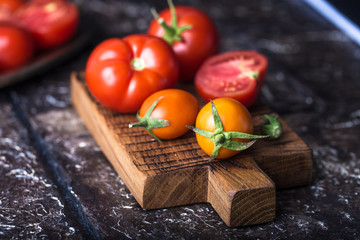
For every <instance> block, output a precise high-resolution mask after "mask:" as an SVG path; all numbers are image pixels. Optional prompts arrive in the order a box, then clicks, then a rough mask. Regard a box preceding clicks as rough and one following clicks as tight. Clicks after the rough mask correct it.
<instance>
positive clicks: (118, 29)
mask: <svg viewBox="0 0 360 240" xmlns="http://www.w3.org/2000/svg"><path fill="white" fill-rule="evenodd" d="M175 3H177V4H178V3H179V4H188V5H193V6H195V7H198V8H200V9H202V10H204V11H205V12H207V13H208V14H209V15H210V16H211V17H212V18H213V19H214V20H215V22H216V24H217V25H218V27H219V31H220V34H221V51H227V50H233V49H256V50H258V51H260V52H262V53H264V54H265V55H266V56H267V57H268V58H269V63H270V65H269V70H268V75H267V79H266V83H265V86H264V88H263V91H262V95H261V99H262V100H263V101H264V102H266V103H267V104H268V105H269V106H270V107H271V108H272V109H274V110H275V111H276V112H278V113H279V114H280V115H281V117H283V118H284V119H285V120H286V121H287V122H288V123H289V125H290V126H291V127H292V128H293V129H294V130H295V131H296V132H297V133H298V134H299V135H300V136H301V137H302V138H303V139H304V140H305V142H307V143H308V145H309V146H310V148H312V149H313V154H314V171H313V182H312V183H311V184H310V185H308V186H304V187H299V188H294V189H286V190H279V191H278V192H277V211H276V218H275V220H274V221H273V222H270V223H266V224H261V225H256V226H248V227H241V228H228V227H227V226H226V225H225V224H224V223H223V222H222V221H221V219H220V218H219V216H218V215H217V214H216V212H215V211H214V210H213V209H212V207H211V206H210V205H209V204H195V205H190V206H183V207H175V208H169V209H159V210H144V209H142V208H141V207H140V206H139V204H138V203H137V202H136V201H135V199H134V198H133V196H132V195H131V194H130V192H129V191H128V189H127V188H126V186H125V185H124V183H123V182H122V180H121V179H120V178H119V177H118V176H117V174H116V172H115V171H114V170H113V168H112V167H111V165H110V164H109V163H108V161H107V160H106V158H105V157H104V155H103V154H102V152H101V150H100V149H99V147H98V146H97V145H96V143H95V141H94V140H93V138H92V136H91V135H90V133H89V132H88V131H87V130H86V128H85V127H84V125H83V124H82V122H81V119H80V118H79V117H78V115H77V114H76V112H75V111H74V109H73V108H72V105H71V98H70V89H69V86H70V84H69V75H70V72H71V71H72V70H80V69H83V68H84V66H85V63H86V59H87V57H88V55H89V53H90V52H91V50H92V48H93V47H94V46H95V45H96V44H97V43H99V41H101V40H103V39H106V38H109V37H114V36H118V37H123V36H125V35H128V34H132V33H138V32H145V31H146V28H147V26H148V23H149V22H150V20H151V14H150V12H149V7H150V6H152V5H155V6H156V7H157V9H161V8H163V7H165V6H166V2H165V1H162V2H161V3H160V2H159V1H152V3H150V2H148V1H146V2H145V1H130V0H129V1H117V0H106V1H100V0H88V1H84V2H83V8H84V10H85V12H86V13H87V14H88V15H89V16H91V18H90V19H91V21H90V22H89V23H88V24H92V26H94V29H96V26H101V28H98V29H97V30H96V34H95V35H94V37H93V38H92V40H91V42H90V46H89V47H88V48H86V49H85V50H84V51H83V52H82V53H81V54H79V55H78V56H77V57H75V58H73V59H72V60H71V61H68V62H66V63H64V64H62V65H60V66H58V67H57V68H54V69H52V70H51V71H49V72H47V73H45V74H42V75H39V76H37V77H34V78H33V79H29V80H28V81H26V82H23V83H19V84H16V85H14V86H11V87H7V88H4V89H0V112H1V115H0V173H1V182H0V191H1V198H0V238H5V239H26V238H28V239H32V238H33V239H35V238H36V239H91V238H104V239H309V238H310V239H325V238H326V239H360V237H359V236H360V228H359V223H360V200H359V199H360V196H359V192H360V157H359V156H360V150H359V147H358V144H359V136H360V127H359V125H360V81H359V77H360V68H359V61H360V48H359V46H357V45H355V44H354V43H353V42H351V41H350V40H349V39H348V38H347V37H346V36H345V35H344V34H343V33H341V32H340V31H339V30H337V29H336V28H334V27H333V26H332V25H331V24H329V23H328V22H327V21H326V20H324V19H323V18H322V17H321V16H319V15H317V13H315V12H314V11H313V10H312V9H311V8H309V7H308V6H307V5H305V4H304V3H303V2H302V1H297V0H290V1H270V0H255V1H245V0H243V1H238V0H237V1H235V0H234V1H215V0H211V1H205V0H203V1H190V0H189V1H175ZM24 118H25V121H24ZM27 124H28V125H27ZM29 125H30V128H29ZM34 136H35V137H34ZM41 148H45V149H47V150H46V151H43V152H42V151H41ZM39 149H40V151H39ZM51 169H55V171H54V170H51ZM56 176H58V177H60V180H59V179H57V178H56ZM75 209H79V211H78V212H77V211H75Z"/></svg>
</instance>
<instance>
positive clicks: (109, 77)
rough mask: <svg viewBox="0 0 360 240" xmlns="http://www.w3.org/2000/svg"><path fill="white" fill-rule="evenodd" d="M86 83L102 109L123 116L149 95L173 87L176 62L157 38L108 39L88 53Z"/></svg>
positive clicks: (164, 44) (135, 108) (135, 36)
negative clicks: (121, 113)
mask: <svg viewBox="0 0 360 240" xmlns="http://www.w3.org/2000/svg"><path fill="white" fill-rule="evenodd" d="M85 73H86V82H87V85H88V88H89V90H90V92H91V93H92V94H93V96H94V97H95V98H96V99H97V100H98V101H99V102H100V103H101V104H103V105H104V106H106V107H108V108H110V109H112V110H115V111H118V112H123V113H128V112H136V111H137V110H139V108H140V106H141V104H142V103H143V101H144V100H145V99H146V98H147V97H148V96H150V95H151V94H152V93H154V92H157V91H159V90H162V89H165V88H171V87H173V86H174V85H175V84H176V82H177V79H178V74H179V69H178V62H177V59H176V56H175V54H174V52H173V51H172V49H171V47H170V46H169V45H168V44H167V43H166V42H165V41H163V40H162V39H161V38H157V37H154V36H150V35H144V34H135V35H130V36H128V37H125V38H124V39H118V38H113V39H108V40H105V41H104V42H102V43H100V44H99V45H98V46H97V47H96V48H95V49H94V51H93V52H92V53H91V55H90V57H89V59H88V62H87V65H86V72H85Z"/></svg>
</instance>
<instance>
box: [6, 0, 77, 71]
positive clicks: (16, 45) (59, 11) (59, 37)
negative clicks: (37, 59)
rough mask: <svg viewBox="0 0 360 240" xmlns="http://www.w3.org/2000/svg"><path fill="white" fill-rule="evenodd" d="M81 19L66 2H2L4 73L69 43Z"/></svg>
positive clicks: (56, 0)
mask: <svg viewBox="0 0 360 240" xmlns="http://www.w3.org/2000/svg"><path fill="white" fill-rule="evenodd" d="M79 18H80V17H79V10H78V7H77V6H76V5H74V4H72V3H70V2H68V1H66V0H30V1H25V0H0V73H1V72H3V71H7V70H9V69H13V68H16V67H19V66H21V65H23V64H25V63H26V62H28V61H29V60H31V59H32V58H33V57H34V55H35V54H36V53H38V52H41V51H46V50H49V49H53V48H56V47H59V46H61V45H63V44H64V43H66V42H67V41H69V40H70V39H71V38H72V37H73V36H74V34H75V33H76V30H77V28H78V23H79Z"/></svg>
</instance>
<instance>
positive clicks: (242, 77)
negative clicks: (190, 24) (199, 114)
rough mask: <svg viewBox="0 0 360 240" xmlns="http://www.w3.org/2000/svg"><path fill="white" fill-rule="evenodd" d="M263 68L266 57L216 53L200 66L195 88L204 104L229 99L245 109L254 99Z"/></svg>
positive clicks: (262, 75) (262, 77) (248, 53)
mask: <svg viewBox="0 0 360 240" xmlns="http://www.w3.org/2000/svg"><path fill="white" fill-rule="evenodd" d="M266 68H267V60H266V58H265V57H264V56H263V55H261V54H259V53H257V52H254V51H233V52H228V53H223V54H219V55H216V56H214V57H211V58H210V59H208V60H207V61H206V62H205V63H204V64H203V65H202V66H201V68H200V69H199V71H198V73H197V75H196V78H195V86H196V89H197V91H198V92H199V94H200V96H201V97H202V98H203V99H204V100H205V101H209V100H210V99H215V98H220V97H230V98H234V99H236V100H238V101H239V102H241V103H242V104H244V105H245V106H246V107H249V106H251V105H252V104H253V103H254V102H255V100H256V99H257V97H258V94H259V92H260V88H261V86H262V84H263V81H264V77H265V72H266Z"/></svg>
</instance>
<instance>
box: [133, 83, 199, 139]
mask: <svg viewBox="0 0 360 240" xmlns="http://www.w3.org/2000/svg"><path fill="white" fill-rule="evenodd" d="M157 100H158V102H157V103H156V105H155V108H154V109H153V111H152V112H151V114H150V118H151V119H152V120H161V119H163V120H165V121H166V122H167V126H164V127H160V128H152V127H150V129H147V130H148V132H149V133H150V134H151V135H152V136H153V137H155V138H159V139H174V138H178V137H180V136H182V135H183V134H185V133H186V132H187V131H188V130H189V129H188V128H187V127H186V125H193V124H194V123H195V119H196V116H197V113H198V111H199V104H198V101H197V100H196V98H195V97H194V96H193V95H192V94H191V93H189V92H187V91H184V90H180V89H165V90H161V91H158V92H155V93H154V94H152V95H150V96H149V97H148V98H147V99H146V100H145V101H144V102H143V104H142V106H141V108H140V111H139V114H138V116H139V117H140V118H144V117H145V116H146V114H147V113H148V111H149V109H150V108H151V106H152V105H153V104H154V102H155V101H157ZM148 114H149V113H148ZM140 122H141V120H140ZM146 124H147V123H146ZM139 125H141V124H139ZM133 126H136V124H133ZM131 127H132V126H131ZM140 127H141V126H140Z"/></svg>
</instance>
